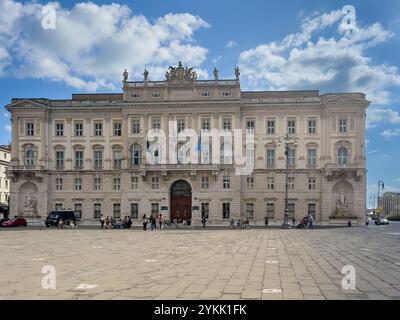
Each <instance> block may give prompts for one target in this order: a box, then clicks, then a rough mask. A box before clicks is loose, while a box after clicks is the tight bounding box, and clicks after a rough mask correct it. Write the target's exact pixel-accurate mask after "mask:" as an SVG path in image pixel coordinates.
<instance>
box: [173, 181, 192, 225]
mask: <svg viewBox="0 0 400 320" xmlns="http://www.w3.org/2000/svg"><path fill="white" fill-rule="evenodd" d="M170 217H171V220H174V219H177V220H178V222H182V221H183V220H191V219H192V187H191V186H190V184H189V182H187V181H186V180H177V181H175V182H174V183H173V184H172V185H171V189H170Z"/></svg>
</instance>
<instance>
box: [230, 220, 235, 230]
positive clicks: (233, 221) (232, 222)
mask: <svg viewBox="0 0 400 320" xmlns="http://www.w3.org/2000/svg"><path fill="white" fill-rule="evenodd" d="M229 226H230V227H231V229H233V228H234V227H235V220H233V218H232V219H231V221H230V222H229Z"/></svg>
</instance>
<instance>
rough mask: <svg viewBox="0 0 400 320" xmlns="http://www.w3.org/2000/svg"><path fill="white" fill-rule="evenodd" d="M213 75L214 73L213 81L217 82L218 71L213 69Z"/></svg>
mask: <svg viewBox="0 0 400 320" xmlns="http://www.w3.org/2000/svg"><path fill="white" fill-rule="evenodd" d="M213 73H214V80H218V69H217V68H214V71H213Z"/></svg>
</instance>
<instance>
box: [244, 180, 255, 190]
mask: <svg viewBox="0 0 400 320" xmlns="http://www.w3.org/2000/svg"><path fill="white" fill-rule="evenodd" d="M246 187H247V189H248V190H254V177H246Z"/></svg>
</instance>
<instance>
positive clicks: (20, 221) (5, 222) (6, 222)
mask: <svg viewBox="0 0 400 320" xmlns="http://www.w3.org/2000/svg"><path fill="white" fill-rule="evenodd" d="M27 225H28V223H27V222H26V220H25V219H24V218H16V219H14V220H10V219H2V222H1V223H0V227H3V228H11V227H26V226H27Z"/></svg>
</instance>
